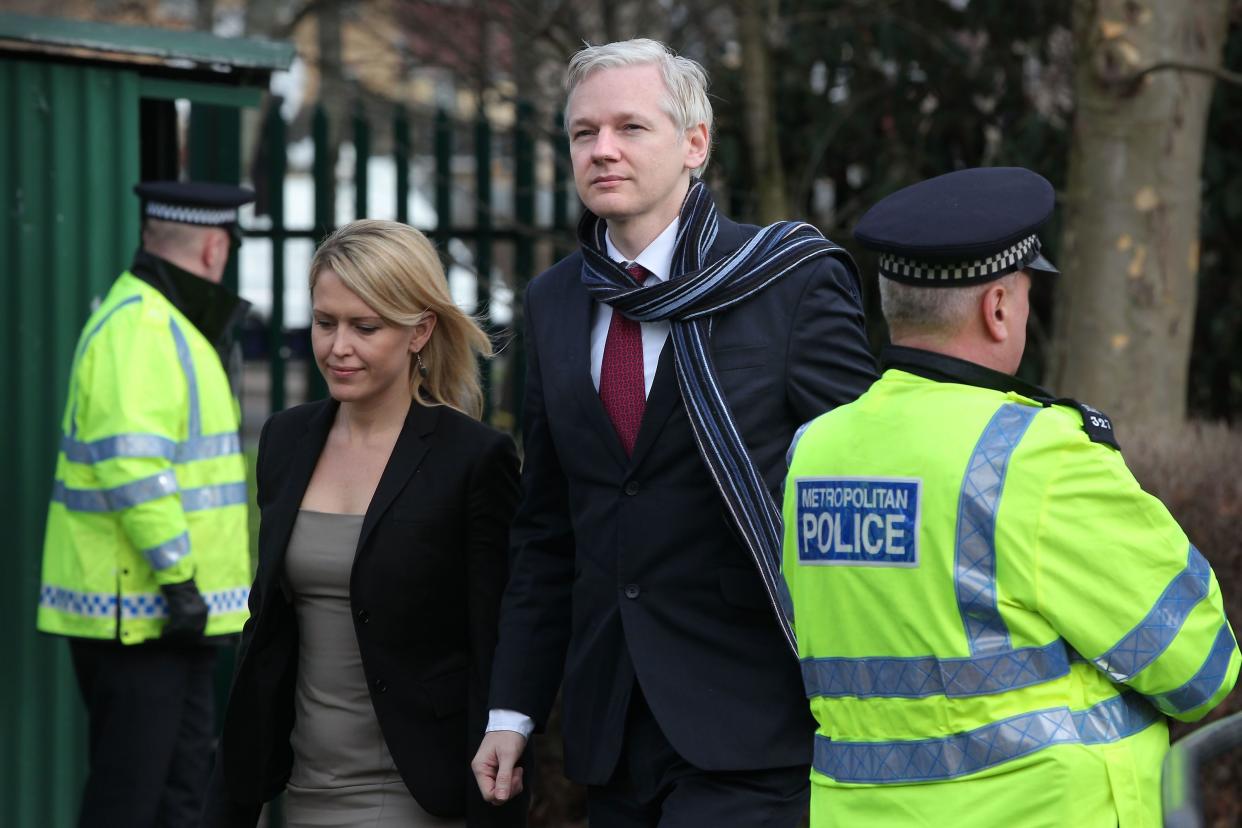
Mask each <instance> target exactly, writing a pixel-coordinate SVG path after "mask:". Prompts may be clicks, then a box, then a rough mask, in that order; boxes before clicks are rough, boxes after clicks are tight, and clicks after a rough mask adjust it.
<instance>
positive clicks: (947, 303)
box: [880, 270, 1022, 339]
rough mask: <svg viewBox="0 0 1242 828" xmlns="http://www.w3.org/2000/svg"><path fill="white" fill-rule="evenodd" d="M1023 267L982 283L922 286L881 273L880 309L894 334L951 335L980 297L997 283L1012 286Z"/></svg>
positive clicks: (963, 322) (974, 308) (897, 335)
mask: <svg viewBox="0 0 1242 828" xmlns="http://www.w3.org/2000/svg"><path fill="white" fill-rule="evenodd" d="M1021 272H1022V271H1020V270H1019V271H1016V272H1014V273H1009V274H1007V275H1005V276H1002V277H1001V278H999V279H995V280H993V281H990V282H984V283H983V284H981V285H969V286H967V287H922V286H920V285H910V284H906V283H904V282H895V281H893V280H892V279H887V278H885V277H883V276H881V277H880V309H881V310H882V311H883V312H884V320H885V321H886V322H888V330H889V334H890V336H891V337H892V338H894V339H896V338H898V337H906V336H911V335H919V336H948V335H950V334H953V333H954V332H956V331H957V330H959V329H960V328H961V327H962V326H963V325H965V324H966V321H967V320H968V319H969V318H970V316H971V314H973V313H974V312H975V310H976V309H977V308H978V307H979V299H980V298H981V297H982V296H983V294H984V293H986V292H987V290H988V288H990V287H992V286H993V285H995V284H1002V285H1004V286H1005V288H1006V289H1007V290H1012V289H1013V287H1012V283H1013V282H1014V281H1015V280H1016V279H1017V278H1018V274H1019V273H1021Z"/></svg>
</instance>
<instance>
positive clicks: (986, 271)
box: [879, 235, 1040, 286]
mask: <svg viewBox="0 0 1242 828" xmlns="http://www.w3.org/2000/svg"><path fill="white" fill-rule="evenodd" d="M1039 252H1040V244H1039V238H1038V237H1037V236H1035V235H1030V236H1027V237H1026V238H1024V239H1022V240H1020V241H1018V242H1017V243H1016V244H1012V245H1010V246H1009V247H1007V248H1005V249H1004V250H1002V251H1000V252H999V253H994V254H992V255H991V256H988V257H986V258H983V259H973V260H968V261H961V262H931V261H926V260H922V259H912V258H908V257H906V256H897V255H894V254H892V253H882V254H880V267H879V270H880V275H881V276H885V277H887V278H889V279H892V280H893V281H896V282H905V283H906V284H912V285H928V284H939V285H945V286H948V285H952V284H969V283H978V282H986V281H991V280H992V279H999V278H1000V277H1002V276H1005V275H1008V274H1010V273H1014V272H1016V271H1018V270H1021V269H1022V268H1024V267H1026V266H1027V265H1028V264H1030V263H1031V262H1033V261H1035V260H1036V259H1037V258H1039Z"/></svg>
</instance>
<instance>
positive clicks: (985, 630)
mask: <svg viewBox="0 0 1242 828" xmlns="http://www.w3.org/2000/svg"><path fill="white" fill-rule="evenodd" d="M1039 411H1040V409H1038V408H1033V407H1031V406H1026V405H1019V404H1017V403H1005V404H1004V405H1002V406H1001V407H1000V409H999V410H997V412H996V413H995V414H994V415H993V416H992V420H991V421H990V422H989V423H988V425H987V428H985V429H984V430H983V435H982V436H981V437H980V438H979V442H978V443H977V444H976V445H975V450H974V452H972V453H971V456H970V462H969V463H968V464H967V466H966V476H965V477H963V478H962V492H961V495H960V497H959V498H958V512H957V543H956V550H955V558H954V588H955V590H956V592H957V604H958V609H959V610H960V611H961V614H962V624H963V625H964V626H965V628H966V638H967V640H968V641H969V642H970V652H971V654H972V655H986V654H988V653H998V652H1003V651H1005V650H1009V649H1011V648H1012V645H1011V644H1010V642H1009V629H1008V628H1007V627H1006V626H1005V621H1004V619H1002V618H1001V616H1000V611H999V610H998V609H997V607H996V510H997V507H998V506H999V504H1000V499H1001V492H1002V490H1003V489H1004V488H1005V472H1006V470H1007V469H1008V466H1009V457H1010V456H1011V455H1012V454H1013V451H1014V449H1015V448H1017V446H1018V441H1020V440H1021V439H1022V436H1023V435H1024V434H1026V429H1027V428H1028V427H1029V426H1030V424H1031V421H1032V420H1034V419H1035V415H1036V414H1037V413H1038V412H1039Z"/></svg>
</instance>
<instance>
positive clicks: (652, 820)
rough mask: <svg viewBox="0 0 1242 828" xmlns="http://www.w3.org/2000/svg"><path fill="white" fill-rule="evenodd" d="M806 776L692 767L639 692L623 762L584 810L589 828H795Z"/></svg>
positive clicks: (799, 771) (797, 771)
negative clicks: (673, 743)
mask: <svg viewBox="0 0 1242 828" xmlns="http://www.w3.org/2000/svg"><path fill="white" fill-rule="evenodd" d="M719 726H720V727H726V728H727V727H728V726H729V723H728V722H727V721H721V722H720V723H719ZM808 738H809V736H808ZM809 776H810V768H808V767H806V766H805V765H798V766H796V767H792V768H774V769H765V770H751V771H704V770H700V769H698V768H696V767H693V766H692V765H690V764H688V763H687V762H686V761H685V760H684V759H682V758H681V757H680V756H679V755H678V754H677V751H675V750H674V749H673V746H672V745H670V744H669V742H668V739H666V738H665V737H664V733H663V732H662V731H661V730H660V725H659V723H658V722H656V720H655V716H653V715H652V713H651V709H650V708H649V707H648V706H647V702H646V700H645V699H644V698H643V694H642V691H640V690H639V688H638V686H637V684H635V686H634V692H633V695H632V697H631V699H630V706H629V710H628V712H627V715H626V723H625V742H624V746H623V747H622V749H621V758H620V759H619V760H618V762H617V768H616V770H614V771H613V775H612V779H610V780H609V781H608V783H607V784H605V785H592V786H590V787H588V788H587V809H588V811H589V813H590V823H591V828H704V826H708V825H710V826H712V828H794V826H796V825H798V823H799V820H800V819H801V818H802V816H803V815H804V814H805V813H806V811H807V806H808V797H809V793H810V781H809Z"/></svg>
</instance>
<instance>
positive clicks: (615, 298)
mask: <svg viewBox="0 0 1242 828" xmlns="http://www.w3.org/2000/svg"><path fill="white" fill-rule="evenodd" d="M606 228H607V225H606V223H605V221H604V220H603V219H601V218H599V217H598V216H596V215H595V214H594V213H592V212H590V211H589V210H588V211H586V212H585V213H584V215H583V217H582V221H581V222H580V223H579V225H578V241H579V243H580V244H581V248H582V259H583V264H582V281H583V283H584V284H585V285H586V288H587V290H588V291H589V292H590V293H591V296H592V297H593V298H594V299H595V300H596V301H599V302H603V303H605V304H607V305H611V306H612V308H613V311H614V312H620V313H622V314H623V315H625V316H627V317H629V318H630V319H635V320H637V321H639V322H657V321H668V322H669V323H670V328H671V330H672V339H673V355H674V361H675V364H676V366H677V384H678V386H679V388H680V389H681V398H682V401H683V402H684V403H685V406H686V411H687V413H688V414H689V416H690V423H691V425H692V427H693V430H694V439H695V442H696V443H697V444H698V447H699V454H700V455H702V457H703V461H704V463H705V464H706V465H707V470H708V472H709V473H710V474H711V476H712V479H713V480H715V482H716V488H717V489H719V490H720V496H721V498H722V499H723V500H724V503H725V506H726V507H727V508H728V510H729V514H730V516H731V517H732V519H733V522H734V524H735V525H736V526H737V528H738V531H739V532H740V533H741V536H742V539H743V541H744V542H745V544H746V548H747V550H748V551H749V552H750V555H751V557H752V558H753V559H754V562H755V567H756V568H757V569H758V571H759V576H760V578H761V579H762V581H763V588H764V591H765V592H766V593H767V596H768V602H769V603H770V604H771V606H772V610H773V612H774V613H775V614H776V618H777V620H778V621H779V623H780V627H781V631H782V633H783V634H784V636H785V639H786V640H787V641H788V642H789V646H790V647H791V648H793V651H794V654H795V655H797V652H798V645H797V642H796V641H795V639H794V632H793V623H792V612H791V607H790V606H789V602H788V598H787V593H785V591H784V589H783V582H782V580H781V577H780V560H781V513H780V509H779V508H778V507H777V505H776V502H775V501H774V500H773V498H772V494H771V493H770V492H769V491H768V488H767V486H766V485H764V482H763V478H762V476H760V474H759V470H758V469H756V468H755V464H754V461H753V460H752V459H751V457H750V452H749V451H747V449H746V444H745V443H744V442H743V441H742V435H741V434H740V433H739V432H738V429H737V423H736V422H734V419H733V415H732V413H731V412H730V410H729V403H728V401H727V400H725V398H724V394H723V393H722V391H721V390H720V382H719V379H718V378H717V376H716V369H715V367H714V366H713V364H712V353H711V349H710V341H711V326H712V317H713V316H714V315H715V314H717V313H720V312H722V311H724V310H727V309H728V308H731V307H733V306H734V305H736V304H738V303H739V302H744V301H745V300H746V299H748V298H750V297H751V296H754V295H755V294H756V293H758V292H759V291H761V290H763V289H764V288H765V287H767V286H768V285H770V284H772V283H773V282H775V281H776V280H778V279H780V278H781V277H783V276H786V275H788V274H789V273H792V272H793V271H794V270H795V269H797V268H798V267H800V266H801V265H803V264H805V263H806V262H808V261H810V260H811V259H814V258H816V257H818V256H835V257H837V258H838V259H840V260H841V261H842V262H844V263H845V264H846V265H848V267H849V268H850V270H851V271H853V270H854V269H855V268H854V262H853V260H852V259H851V258H850V256H849V254H848V253H846V252H845V250H844V249H843V248H841V247H839V246H837V245H835V244H833V243H832V242H830V241H828V240H827V239H825V238H824V237H823V236H822V235H821V234H820V232H819V231H818V230H816V229H815V228H814V227H812V226H811V225H809V224H804V223H802V222H794V221H781V222H777V223H776V224H771V225H768V226H767V227H764V228H763V229H761V230H760V231H759V232H758V233H756V234H755V235H754V236H752V237H751V238H750V239H748V240H747V241H746V243H745V244H743V245H742V246H741V247H739V248H738V249H737V250H734V251H733V252H732V253H729V254H727V255H726V256H724V257H723V258H721V259H718V260H716V261H714V262H710V263H708V262H707V255H708V251H709V250H710V249H711V246H712V243H713V242H714V241H715V240H716V233H717V231H718V229H719V219H718V215H717V213H716V204H715V202H714V201H713V200H712V195H711V192H710V191H709V190H708V189H707V187H706V185H704V184H703V182H702V181H699V180H697V179H694V180H692V181H691V184H690V190H689V192H687V193H686V199H685V201H684V202H683V203H682V206H681V216H680V224H679V225H678V228H677V239H676V241H675V242H674V247H673V265H672V271H671V273H670V274H669V280H668V281H667V282H654V281H653V282H652V283H651V285H650V286H649V287H636V286H635V285H634V280H633V279H631V278H630V276H629V274H627V273H626V271H625V269H624V267H622V265H621V264H619V263H617V262H614V261H613V260H612V259H610V258H609V257H608V254H607V252H606V251H607V248H606V246H605V242H604V233H605V230H606Z"/></svg>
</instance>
